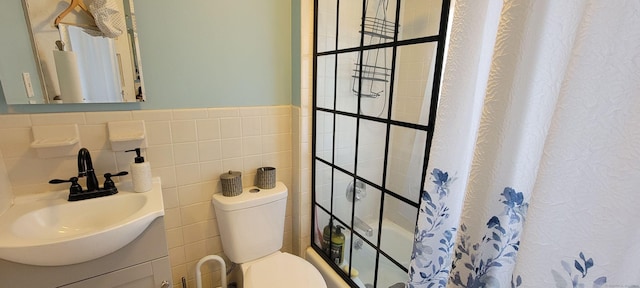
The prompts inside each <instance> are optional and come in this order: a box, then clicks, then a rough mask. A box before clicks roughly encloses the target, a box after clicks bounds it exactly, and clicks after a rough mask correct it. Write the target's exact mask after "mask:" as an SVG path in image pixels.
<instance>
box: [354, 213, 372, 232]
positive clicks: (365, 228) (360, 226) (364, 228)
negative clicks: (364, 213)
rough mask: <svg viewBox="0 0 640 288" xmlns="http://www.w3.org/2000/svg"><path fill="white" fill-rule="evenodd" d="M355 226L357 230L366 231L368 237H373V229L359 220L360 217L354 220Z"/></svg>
mask: <svg viewBox="0 0 640 288" xmlns="http://www.w3.org/2000/svg"><path fill="white" fill-rule="evenodd" d="M353 225H354V226H355V227H356V228H358V229H360V230H362V231H364V232H365V233H366V234H367V237H371V236H373V229H372V228H371V226H369V224H367V223H365V222H364V221H362V219H360V218H358V216H356V217H355V219H353Z"/></svg>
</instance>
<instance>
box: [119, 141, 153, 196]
mask: <svg viewBox="0 0 640 288" xmlns="http://www.w3.org/2000/svg"><path fill="white" fill-rule="evenodd" d="M125 152H136V158H135V159H134V161H133V163H131V179H132V181H133V191H135V192H147V191H149V190H151V186H152V184H151V166H150V165H149V162H144V157H142V156H140V148H136V149H132V150H127V151H125Z"/></svg>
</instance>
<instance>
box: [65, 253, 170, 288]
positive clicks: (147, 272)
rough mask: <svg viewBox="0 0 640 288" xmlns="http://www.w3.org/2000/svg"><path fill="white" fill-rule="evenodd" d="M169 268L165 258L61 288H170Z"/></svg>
mask: <svg viewBox="0 0 640 288" xmlns="http://www.w3.org/2000/svg"><path fill="white" fill-rule="evenodd" d="M167 266H169V259H168V258H167V257H164V258H161V259H158V260H154V261H150V262H147V263H143V264H139V265H136V266H133V267H128V268H124V269H120V270H117V271H115V272H111V273H108V274H105V275H101V276H97V277H94V278H90V279H87V280H83V281H80V282H76V283H73V284H69V285H64V286H62V287H61V288H88V287H105V288H106V287H109V288H116V287H117V288H147V287H148V288H151V287H162V288H170V287H171V285H170V282H169V280H168V279H167V274H166V273H167V271H165V267H167ZM169 273H170V272H169Z"/></svg>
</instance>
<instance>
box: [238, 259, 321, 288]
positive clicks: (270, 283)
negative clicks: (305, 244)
mask: <svg viewBox="0 0 640 288" xmlns="http://www.w3.org/2000/svg"><path fill="white" fill-rule="evenodd" d="M243 282H244V287H245V288H263V287H264V288H271V287H279V288H287V287H291V288H300V287H305V288H326V287H327V285H326V284H325V282H324V279H323V278H322V275H321V274H320V272H319V271H318V270H317V269H316V268H315V267H314V266H313V265H311V263H309V262H307V261H306V260H304V259H302V258H300V257H298V256H294V255H291V254H288V253H282V252H276V253H275V254H272V255H269V256H267V257H265V258H263V259H260V260H258V261H255V262H252V263H251V264H250V266H248V267H247V269H246V271H245V272H244V275H243Z"/></svg>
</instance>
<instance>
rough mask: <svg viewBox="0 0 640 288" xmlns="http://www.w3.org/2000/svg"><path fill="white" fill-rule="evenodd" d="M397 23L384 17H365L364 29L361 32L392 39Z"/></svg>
mask: <svg viewBox="0 0 640 288" xmlns="http://www.w3.org/2000/svg"><path fill="white" fill-rule="evenodd" d="M395 25H396V24H395V22H391V21H387V20H384V19H379V18H374V17H365V18H364V29H363V31H360V33H362V34H364V35H368V36H372V37H377V38H382V39H386V40H392V39H393V34H394V31H395Z"/></svg>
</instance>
